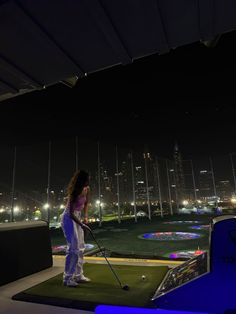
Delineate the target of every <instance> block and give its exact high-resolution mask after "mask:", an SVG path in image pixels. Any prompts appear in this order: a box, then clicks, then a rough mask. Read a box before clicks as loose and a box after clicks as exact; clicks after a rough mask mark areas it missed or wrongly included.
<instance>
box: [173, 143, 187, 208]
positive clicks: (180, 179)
mask: <svg viewBox="0 0 236 314" xmlns="http://www.w3.org/2000/svg"><path fill="white" fill-rule="evenodd" d="M174 172H175V184H176V192H177V197H178V201H179V202H182V201H183V200H184V199H185V180H184V172H183V161H182V156H181V154H180V151H179V147H178V144H177V143H175V147H174Z"/></svg>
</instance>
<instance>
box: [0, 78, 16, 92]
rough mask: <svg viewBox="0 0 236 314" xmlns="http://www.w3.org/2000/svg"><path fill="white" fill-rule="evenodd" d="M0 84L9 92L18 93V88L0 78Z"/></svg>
mask: <svg viewBox="0 0 236 314" xmlns="http://www.w3.org/2000/svg"><path fill="white" fill-rule="evenodd" d="M0 85H2V86H3V87H4V88H5V89H6V90H9V92H12V93H14V94H16V93H19V90H18V89H17V88H16V87H15V86H13V85H12V84H9V83H7V82H5V81H3V80H2V79H0Z"/></svg>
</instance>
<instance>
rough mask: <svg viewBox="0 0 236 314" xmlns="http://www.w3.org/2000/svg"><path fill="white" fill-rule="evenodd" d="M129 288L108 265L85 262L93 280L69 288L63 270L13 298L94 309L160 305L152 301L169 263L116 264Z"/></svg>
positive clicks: (115, 266) (85, 268) (86, 273)
mask: <svg viewBox="0 0 236 314" xmlns="http://www.w3.org/2000/svg"><path fill="white" fill-rule="evenodd" d="M112 266H113V268H114V269H115V272H116V273H117V275H118V277H119V279H120V281H121V282H122V284H123V285H128V286H129V290H128V291H125V290H123V289H122V288H121V287H120V286H119V283H118V282H117V280H116V278H115V277H114V275H113V274H112V272H111V270H110V269H109V267H108V265H106V264H85V265H84V273H85V276H87V277H89V278H90V279H91V282H88V283H81V284H79V285H78V286H77V287H75V288H70V287H65V286H63V283H62V276H63V275H62V273H61V274H59V275H57V276H55V277H53V278H51V279H49V280H46V281H44V282H42V283H40V284H37V285H36V286H33V287H32V288H29V289H27V290H24V291H22V292H20V293H18V294H16V295H14V296H13V297H12V299H13V300H17V301H26V302H33V303H41V304H48V305H54V306H62V307H68V308H76V309H81V310H88V311H93V310H94V309H95V307H96V306H97V305H99V304H107V305H123V306H134V307H146V308H156V306H155V304H154V303H153V302H152V301H151V298H152V296H153V295H154V293H155V291H156V289H157V288H158V286H159V284H160V283H161V281H162V279H163V278H164V277H165V275H166V273H167V271H168V267H167V266H128V265H112Z"/></svg>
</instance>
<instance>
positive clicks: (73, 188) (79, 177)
mask: <svg viewBox="0 0 236 314" xmlns="http://www.w3.org/2000/svg"><path fill="white" fill-rule="evenodd" d="M88 183H89V174H88V173H87V172H86V171H84V170H79V171H77V172H76V173H75V174H74V175H73V177H72V178H71V180H70V183H69V185H68V187H67V199H68V200H69V201H70V202H71V203H74V202H75V201H76V198H77V196H78V195H80V194H81V192H82V191H83V188H84V187H85V186H87V185H88Z"/></svg>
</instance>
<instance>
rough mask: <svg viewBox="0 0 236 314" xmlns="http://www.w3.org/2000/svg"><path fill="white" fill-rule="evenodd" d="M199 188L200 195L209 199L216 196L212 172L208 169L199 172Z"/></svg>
mask: <svg viewBox="0 0 236 314" xmlns="http://www.w3.org/2000/svg"><path fill="white" fill-rule="evenodd" d="M199 190H200V197H201V198H204V199H209V198H211V197H213V196H214V189H213V183H212V173H211V172H210V171H208V170H200V173H199Z"/></svg>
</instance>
